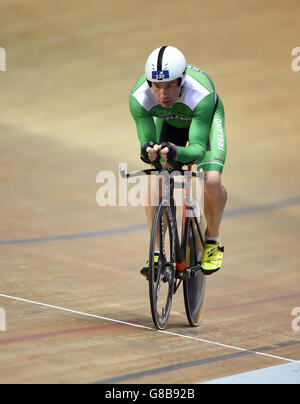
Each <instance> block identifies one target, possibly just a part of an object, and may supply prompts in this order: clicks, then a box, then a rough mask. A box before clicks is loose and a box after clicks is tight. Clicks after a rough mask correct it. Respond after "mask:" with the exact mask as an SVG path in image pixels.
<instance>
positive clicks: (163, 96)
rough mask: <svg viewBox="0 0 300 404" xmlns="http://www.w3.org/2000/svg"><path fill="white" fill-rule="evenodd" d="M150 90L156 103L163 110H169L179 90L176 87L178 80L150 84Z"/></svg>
mask: <svg viewBox="0 0 300 404" xmlns="http://www.w3.org/2000/svg"><path fill="white" fill-rule="evenodd" d="M152 89H153V92H154V95H155V97H156V99H157V101H158V102H159V103H160V105H161V106H162V107H165V108H170V107H171V106H172V105H173V104H174V103H175V102H176V100H177V99H178V97H179V94H180V90H181V89H180V87H178V80H173V81H169V82H166V83H152Z"/></svg>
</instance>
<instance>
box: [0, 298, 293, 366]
mask: <svg viewBox="0 0 300 404" xmlns="http://www.w3.org/2000/svg"><path fill="white" fill-rule="evenodd" d="M0 297H5V298H7V299H11V300H16V301H19V302H25V303H31V304H35V305H38V306H43V307H47V308H50V309H55V310H60V311H66V312H68V313H73V314H78V315H80V316H85V317H93V318H97V319H100V320H105V321H109V322H113V323H119V324H124V325H128V326H130V327H136V328H141V329H144V330H151V331H156V332H159V333H161V334H166V335H171V336H173V337H180V338H185V339H191V340H194V341H198V342H203V343H206V344H212V345H217V346H220V347H222V348H228V349H233V350H235V351H242V352H249V353H253V354H256V355H261V356H266V357H269V358H273V359H277V360H282V361H286V362H294V363H299V364H300V361H296V360H293V359H288V358H283V357H281V356H276V355H270V354H267V353H263V352H257V351H252V350H251V349H245V348H239V347H236V346H233V345H226V344H221V343H219V342H215V341H209V340H205V339H202V338H197V337H193V336H190V335H184V334H178V333H175V332H170V331H157V330H156V329H155V328H152V327H146V326H144V325H140V324H134V323H128V322H126V321H120V320H115V319H113V318H109V317H103V316H98V315H96V314H89V313H84V312H81V311H77V310H71V309H66V308H64V307H59V306H53V305H51V304H45V303H41V302H35V301H33V300H28V299H23V298H20V297H15V296H9V295H3V294H0Z"/></svg>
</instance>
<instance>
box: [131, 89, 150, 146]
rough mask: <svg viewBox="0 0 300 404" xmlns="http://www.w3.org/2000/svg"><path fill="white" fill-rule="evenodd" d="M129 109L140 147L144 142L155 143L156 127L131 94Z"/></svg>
mask: <svg viewBox="0 0 300 404" xmlns="http://www.w3.org/2000/svg"><path fill="white" fill-rule="evenodd" d="M129 109H130V112H131V115H132V117H133V119H134V121H135V124H136V129H137V135H138V138H139V140H140V143H141V147H142V146H143V144H144V143H146V142H150V141H153V142H156V127H155V123H154V120H153V116H152V115H150V114H149V113H148V112H147V111H146V109H145V108H143V107H142V106H141V105H140V103H139V102H138V101H137V100H136V98H135V97H133V95H132V94H131V95H130V97H129Z"/></svg>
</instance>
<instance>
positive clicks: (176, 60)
mask: <svg viewBox="0 0 300 404" xmlns="http://www.w3.org/2000/svg"><path fill="white" fill-rule="evenodd" d="M186 71H187V63H186V60H185V57H184V55H183V54H182V53H181V52H180V50H179V49H177V48H174V47H173V46H162V47H160V48H157V49H155V50H154V51H153V52H152V53H151V55H150V56H149V57H148V60H147V62H146V66H145V74H146V78H147V81H148V83H149V85H150V87H151V85H152V82H155V83H161V82H165V81H172V80H176V79H179V80H180V81H179V86H182V84H183V82H184V80H185V76H186Z"/></svg>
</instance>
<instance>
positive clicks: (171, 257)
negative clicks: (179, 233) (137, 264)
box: [149, 201, 175, 330]
mask: <svg viewBox="0 0 300 404" xmlns="http://www.w3.org/2000/svg"><path fill="white" fill-rule="evenodd" d="M157 244H159V246H160V250H159V257H158V258H157V255H156V254H157V252H156V251H155V247H156V246H157ZM174 251H175V247H174V224H173V218H172V213H171V209H170V207H169V206H167V201H165V202H164V201H162V202H161V204H160V205H159V206H158V207H157V209H156V211H155V215H154V218H153V224H152V232H151V241H150V256H149V295H150V306H151V313H152V319H153V322H154V325H155V327H156V328H157V329H158V330H163V329H164V328H165V327H166V325H167V322H168V319H169V316H170V312H171V306H172V299H173V292H174V282H175V252H174ZM155 255H156V256H155Z"/></svg>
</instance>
